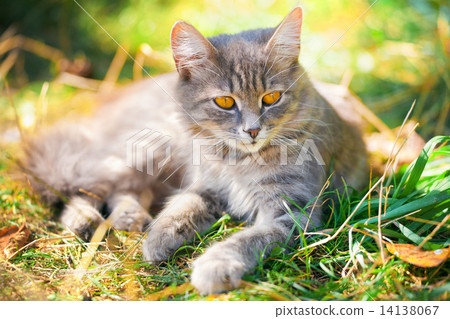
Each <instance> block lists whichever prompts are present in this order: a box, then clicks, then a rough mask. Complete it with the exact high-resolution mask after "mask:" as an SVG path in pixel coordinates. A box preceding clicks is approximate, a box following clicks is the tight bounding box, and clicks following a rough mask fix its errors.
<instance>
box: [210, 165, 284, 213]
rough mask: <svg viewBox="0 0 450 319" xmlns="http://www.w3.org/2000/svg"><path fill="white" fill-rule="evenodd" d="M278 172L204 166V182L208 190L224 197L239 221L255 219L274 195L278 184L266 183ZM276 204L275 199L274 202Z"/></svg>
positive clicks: (260, 169)
mask: <svg viewBox="0 0 450 319" xmlns="http://www.w3.org/2000/svg"><path fill="white" fill-rule="evenodd" d="M274 173H276V172H274V171H273V168H269V167H257V168H255V167H238V166H225V165H220V164H215V165H208V166H205V167H202V169H201V174H202V181H203V183H206V184H207V186H208V188H210V189H212V190H214V191H216V192H217V193H218V194H219V196H223V198H222V199H223V200H225V201H226V202H227V204H228V207H227V213H229V214H231V215H232V216H235V217H238V218H243V219H247V218H250V219H251V218H253V217H254V216H255V215H256V213H257V212H258V211H259V210H261V209H263V208H264V207H265V206H266V205H267V203H268V202H270V201H271V198H272V197H273V196H274V194H276V193H279V189H278V187H277V185H276V184H271V185H267V184H266V183H264V182H263V181H264V180H266V179H267V178H268V177H270V176H273V174H274ZM272 201H273V200H272Z"/></svg>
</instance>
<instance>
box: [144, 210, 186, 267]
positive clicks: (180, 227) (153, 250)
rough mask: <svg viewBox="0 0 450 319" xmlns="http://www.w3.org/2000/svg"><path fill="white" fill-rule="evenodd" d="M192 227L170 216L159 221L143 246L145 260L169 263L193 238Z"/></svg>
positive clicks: (150, 231)
mask: <svg viewBox="0 0 450 319" xmlns="http://www.w3.org/2000/svg"><path fill="white" fill-rule="evenodd" d="M189 230H190V226H189V225H188V224H185V223H181V222H179V221H177V220H176V219H174V218H171V217H170V216H162V217H161V218H160V219H157V220H156V222H155V224H154V225H152V226H151V227H150V229H149V231H148V236H147V238H146V239H145V241H144V244H143V247H142V248H143V253H144V260H145V261H149V262H160V261H167V260H168V259H169V257H170V256H172V255H173V254H174V253H175V252H176V251H177V249H178V248H180V247H181V246H182V245H183V244H184V243H185V242H186V241H188V240H190V237H192V234H191V232H192V231H189Z"/></svg>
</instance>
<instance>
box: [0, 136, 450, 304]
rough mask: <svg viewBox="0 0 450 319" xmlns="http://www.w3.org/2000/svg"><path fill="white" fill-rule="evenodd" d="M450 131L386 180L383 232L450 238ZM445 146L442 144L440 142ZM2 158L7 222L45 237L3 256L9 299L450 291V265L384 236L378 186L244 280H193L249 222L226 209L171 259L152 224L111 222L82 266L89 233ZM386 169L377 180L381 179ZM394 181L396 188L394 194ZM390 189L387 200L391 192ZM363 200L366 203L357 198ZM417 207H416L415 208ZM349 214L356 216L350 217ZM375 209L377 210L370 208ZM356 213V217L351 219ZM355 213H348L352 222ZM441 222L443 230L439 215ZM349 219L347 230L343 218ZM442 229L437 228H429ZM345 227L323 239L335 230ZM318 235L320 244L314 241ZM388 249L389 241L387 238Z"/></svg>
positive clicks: (434, 243)
mask: <svg viewBox="0 0 450 319" xmlns="http://www.w3.org/2000/svg"><path fill="white" fill-rule="evenodd" d="M449 140H450V137H442V136H441V137H435V138H433V139H432V140H430V141H429V142H428V143H427V144H426V146H425V148H424V149H423V151H422V153H421V154H420V156H419V158H418V159H417V160H416V161H415V162H413V163H411V164H410V165H409V166H407V167H406V166H405V167H403V168H402V169H401V170H400V172H399V173H396V174H394V175H392V176H391V177H390V178H386V181H385V182H384V184H383V190H384V197H383V198H384V199H383V201H382V211H381V213H382V215H381V216H382V219H381V226H382V227H381V230H382V236H383V241H388V242H393V243H410V244H414V245H420V244H422V245H423V248H425V249H438V248H445V247H448V246H449V244H450V241H449V234H450V231H449V227H450V223H449V222H448V221H447V222H445V223H442V221H443V219H444V218H445V216H447V215H448V213H449V207H450V179H449V174H450V161H449V157H448V155H449V153H450V146H449V145H447V144H446V143H448V142H449ZM436 146H437V148H436ZM0 163H1V165H0V168H1V170H2V171H1V172H2V174H1V175H0V182H1V183H0V184H1V187H0V207H1V209H2V215H1V218H0V226H2V227H4V226H9V225H13V224H14V225H18V224H21V223H23V222H26V223H27V225H28V226H29V228H30V229H31V231H32V236H33V240H34V241H35V244H33V245H30V246H29V247H27V248H26V249H24V250H23V251H22V252H21V254H19V255H17V256H16V257H14V258H12V259H11V260H9V261H6V260H1V261H0V268H1V271H0V283H1V284H0V299H5V300H6V299H8V300H11V299H12V300H36V299H39V300H83V299H92V300H145V299H149V300H296V299H301V300H448V299H450V284H449V280H448V279H449V275H448V274H449V273H450V267H449V266H450V265H449V263H448V262H445V263H443V264H441V265H439V266H438V267H434V268H420V267H416V266H413V265H410V264H408V263H406V262H404V261H402V260H400V259H399V258H397V257H395V256H393V255H390V254H389V253H388V252H387V251H386V250H384V251H383V254H384V261H383V258H382V256H381V251H380V247H379V245H378V239H377V238H378V227H377V223H378V218H377V214H378V206H379V197H378V195H377V190H379V188H375V190H374V191H372V192H371V197H370V200H369V199H366V200H364V201H361V199H362V198H363V197H364V195H366V193H365V192H361V193H356V192H354V191H353V192H351V191H350V190H348V192H346V193H345V194H346V195H345V196H343V198H341V200H340V202H341V203H340V204H341V205H340V206H339V208H338V209H336V210H334V211H333V213H332V215H331V217H330V219H329V220H328V222H327V224H326V225H325V226H324V227H323V228H322V229H318V230H317V231H316V232H315V234H308V233H302V235H301V236H300V237H301V238H299V245H298V247H295V248H294V249H285V248H282V246H281V247H280V248H276V249H274V250H273V251H272V253H271V254H270V255H269V256H268V257H267V258H265V259H263V258H260V261H259V264H258V265H257V267H255V268H254V269H253V270H252V271H250V272H249V273H247V274H246V275H245V276H244V278H243V280H244V281H243V285H242V287H240V288H239V289H236V290H233V291H231V292H229V293H226V294H218V295H212V296H207V297H202V296H199V295H198V294H197V292H196V291H195V289H193V288H192V287H191V286H190V285H189V284H188V283H189V275H190V268H189V263H190V262H191V261H192V260H193V259H194V258H195V257H196V256H198V255H199V254H201V253H203V252H204V250H205V249H206V248H207V247H208V246H209V245H210V244H212V243H213V242H215V241H219V240H223V239H224V238H226V237H227V236H230V235H231V234H233V233H234V232H237V231H239V230H240V229H242V228H243V227H245V225H242V224H236V222H233V221H232V220H231V219H230V217H229V215H227V214H225V215H224V216H223V217H222V218H221V219H220V220H219V221H217V222H216V223H215V224H214V225H213V226H212V227H211V229H210V230H208V231H207V232H206V233H204V234H199V235H198V236H197V238H195V239H194V240H193V241H192V242H191V243H187V244H186V245H185V246H183V247H181V248H180V249H179V250H178V252H177V253H176V255H175V256H174V257H173V258H171V259H170V260H169V261H168V262H167V263H162V264H160V265H149V264H146V263H144V262H142V254H141V251H140V247H141V243H142V240H143V238H144V236H145V234H136V233H126V232H120V231H116V230H112V229H111V230H109V231H108V233H107V236H106V237H105V239H104V240H103V241H102V242H101V243H100V245H99V249H98V250H97V251H96V253H95V257H94V259H93V261H92V262H91V263H90V265H89V267H88V270H87V273H86V275H85V276H83V277H82V278H81V279H77V278H76V277H75V276H74V270H75V269H77V268H79V267H80V265H81V260H82V259H83V252H85V251H86V248H87V246H88V245H89V243H85V242H83V241H82V240H80V239H79V238H77V237H75V236H74V235H72V234H71V233H69V232H68V231H67V230H65V229H64V228H63V227H62V225H61V224H60V223H58V222H55V221H54V220H53V218H52V214H51V212H50V210H49V209H48V208H46V207H45V206H43V205H42V204H40V203H39V201H38V199H37V198H36V197H35V196H33V195H32V193H31V192H30V190H29V189H28V188H27V187H26V186H25V187H24V186H23V185H22V184H19V183H17V182H15V181H13V180H12V179H11V177H9V176H7V175H6V174H5V173H6V172H7V170H6V168H7V165H6V160H2V161H1V162H0ZM378 180H379V178H375V179H374V180H373V181H372V185H374V184H375V183H376V182H377V181H378ZM386 190H389V191H388V193H387V194H386ZM385 199H386V202H385ZM358 204H361V205H360V206H359V208H358V209H357V210H355V207H356V206H357V205H358ZM415 211H417V212H416V213H414V214H411V212H415ZM349 216H352V217H351V218H350V219H348V218H349ZM369 217H370V218H369ZM347 219H348V220H347ZM346 220H347V223H345V222H346ZM439 224H441V225H440V227H439V230H438V231H437V232H436V231H435V232H434V233H432V232H433V230H434V229H435V227H437V225H439ZM342 225H345V226H344V227H343V228H342V230H340V226H342ZM431 233H432V237H427V235H430V234H431ZM331 235H335V237H334V238H333V239H331V240H328V241H326V242H324V243H322V244H320V245H317V243H318V242H319V241H320V240H323V239H324V238H327V236H331ZM314 245H316V246H314ZM383 249H384V248H383Z"/></svg>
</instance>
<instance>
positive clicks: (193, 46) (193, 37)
mask: <svg viewBox="0 0 450 319" xmlns="http://www.w3.org/2000/svg"><path fill="white" fill-rule="evenodd" d="M170 45H171V47H172V53H173V58H174V60H175V65H176V67H177V70H178V73H179V74H180V76H181V77H183V78H185V79H186V78H190V77H191V76H192V75H193V74H195V73H196V71H198V70H199V69H201V68H202V66H203V67H206V64H208V63H209V62H211V60H212V59H213V57H214V56H215V54H216V52H217V50H216V48H215V47H214V46H213V45H212V44H211V42H209V41H208V39H206V38H205V37H204V36H203V35H202V34H201V33H200V32H199V31H198V30H197V29H196V28H194V27H193V26H192V25H191V24H189V23H187V22H184V21H177V22H176V23H175V24H174V26H173V27H172V32H171V34H170Z"/></svg>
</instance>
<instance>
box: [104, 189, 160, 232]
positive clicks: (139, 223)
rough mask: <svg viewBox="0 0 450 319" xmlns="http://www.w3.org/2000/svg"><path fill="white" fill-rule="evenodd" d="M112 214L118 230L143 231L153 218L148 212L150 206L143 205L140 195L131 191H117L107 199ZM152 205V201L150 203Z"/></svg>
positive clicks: (113, 224)
mask: <svg viewBox="0 0 450 319" xmlns="http://www.w3.org/2000/svg"><path fill="white" fill-rule="evenodd" d="M107 204H108V208H109V210H110V211H111V215H110V216H109V217H108V219H109V220H111V223H112V226H113V227H114V228H116V229H118V230H125V231H137V232H141V231H143V230H144V229H145V227H147V226H148V225H149V224H150V222H151V221H152V218H151V217H150V214H149V213H148V209H149V207H146V208H144V207H142V206H141V204H139V202H138V196H137V195H136V194H131V193H116V194H113V195H111V196H110V198H109V199H108V200H107ZM148 204H149V205H146V206H150V202H149V203H148Z"/></svg>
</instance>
